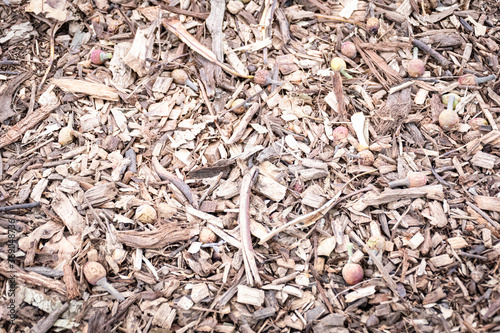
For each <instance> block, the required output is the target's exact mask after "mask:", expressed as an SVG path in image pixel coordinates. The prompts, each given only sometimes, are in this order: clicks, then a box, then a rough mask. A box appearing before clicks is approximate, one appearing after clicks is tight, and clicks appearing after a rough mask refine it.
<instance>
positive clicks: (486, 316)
mask: <svg viewBox="0 0 500 333" xmlns="http://www.w3.org/2000/svg"><path fill="white" fill-rule="evenodd" d="M499 309H500V297H499V298H497V299H496V301H494V302H493V303H491V305H490V307H489V308H488V311H486V313H485V314H484V316H483V320H488V319H489V318H490V317H491V316H493V315H494V314H495V312H497V311H498V310H499Z"/></svg>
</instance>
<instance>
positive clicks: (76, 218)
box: [51, 191, 86, 235]
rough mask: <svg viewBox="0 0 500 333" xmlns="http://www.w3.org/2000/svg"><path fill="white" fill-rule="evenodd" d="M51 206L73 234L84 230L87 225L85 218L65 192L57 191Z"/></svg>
mask: <svg viewBox="0 0 500 333" xmlns="http://www.w3.org/2000/svg"><path fill="white" fill-rule="evenodd" d="M51 206H52V209H53V210H54V211H55V212H56V214H57V215H59V217H60V218H61V220H62V221H63V222H64V224H65V225H66V226H67V227H68V230H69V232H71V233H72V234H73V235H75V234H81V233H82V232H83V230H84V229H85V225H86V224H85V220H84V219H83V216H81V215H80V213H78V211H77V210H76V208H75V207H74V206H73V204H72V203H71V201H70V200H69V199H68V197H67V196H66V195H65V194H64V193H62V192H61V191H56V193H55V195H54V198H53V199H52V204H51Z"/></svg>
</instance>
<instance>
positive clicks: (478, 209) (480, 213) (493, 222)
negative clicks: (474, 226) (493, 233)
mask: <svg viewBox="0 0 500 333" xmlns="http://www.w3.org/2000/svg"><path fill="white" fill-rule="evenodd" d="M467 206H469V207H470V208H472V209H474V210H475V211H476V213H478V214H479V215H481V216H482V217H484V219H485V220H486V221H488V222H489V223H490V224H491V225H492V226H493V227H495V228H496V229H497V230H498V229H500V224H499V223H498V222H495V221H493V219H492V218H491V217H489V216H488V214H486V213H485V212H483V210H482V209H481V208H479V207H477V206H476V205H474V204H472V203H470V202H468V201H467Z"/></svg>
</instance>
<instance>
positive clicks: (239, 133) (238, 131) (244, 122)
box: [227, 102, 260, 145]
mask: <svg viewBox="0 0 500 333" xmlns="http://www.w3.org/2000/svg"><path fill="white" fill-rule="evenodd" d="M259 109H260V104H259V103H256V102H254V103H253V104H252V106H251V107H250V108H249V109H248V110H247V111H246V112H245V115H244V116H243V118H241V119H240V122H239V124H238V125H237V126H236V128H235V129H234V131H233V135H231V137H230V138H229V140H228V141H227V144H228V145H232V144H235V143H236V142H238V140H240V139H241V138H242V137H243V134H245V132H246V129H247V126H248V124H250V121H251V120H252V118H253V116H254V115H255V114H256V113H257V111H259Z"/></svg>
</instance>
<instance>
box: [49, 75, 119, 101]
mask: <svg viewBox="0 0 500 333" xmlns="http://www.w3.org/2000/svg"><path fill="white" fill-rule="evenodd" d="M50 82H51V83H52V84H55V85H56V86H58V87H59V88H61V89H62V90H64V91H69V92H71V93H80V94H86V95H89V96H92V97H94V98H100V99H105V100H109V101H118V100H119V96H118V92H117V91H116V90H115V89H113V88H111V87H108V86H107V85H105V84H100V83H94V82H88V81H82V80H75V79H52V80H51V81H50Z"/></svg>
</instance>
